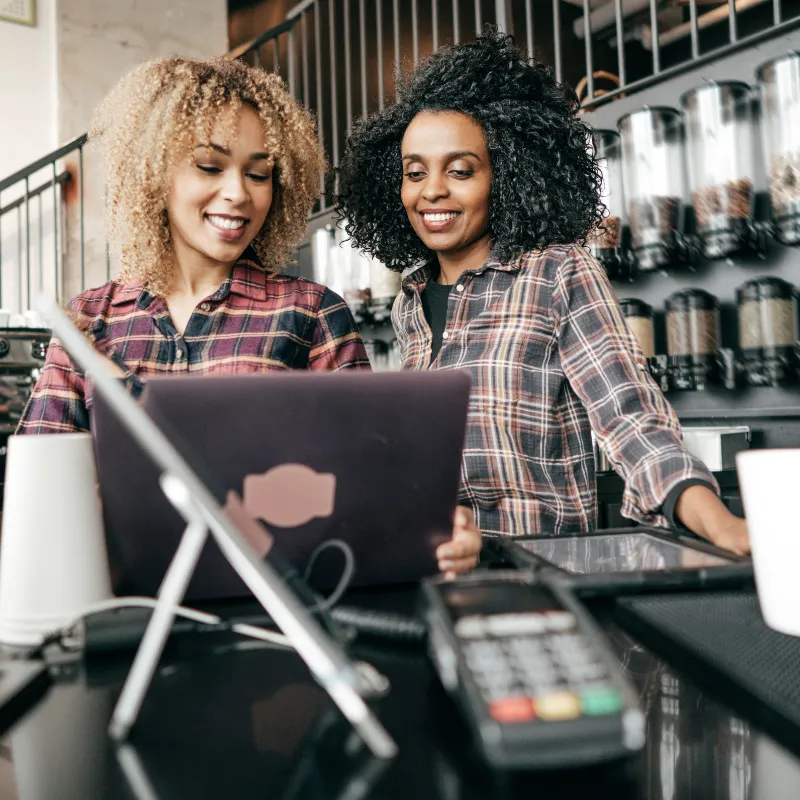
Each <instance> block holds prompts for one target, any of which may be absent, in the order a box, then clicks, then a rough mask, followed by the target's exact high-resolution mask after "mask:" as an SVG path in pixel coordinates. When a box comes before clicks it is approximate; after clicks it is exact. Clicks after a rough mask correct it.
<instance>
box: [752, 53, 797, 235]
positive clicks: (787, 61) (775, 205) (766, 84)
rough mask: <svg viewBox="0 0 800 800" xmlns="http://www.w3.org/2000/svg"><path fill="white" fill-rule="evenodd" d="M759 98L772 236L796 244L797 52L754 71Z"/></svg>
mask: <svg viewBox="0 0 800 800" xmlns="http://www.w3.org/2000/svg"><path fill="white" fill-rule="evenodd" d="M756 78H757V80H758V86H759V91H760V95H761V124H762V128H763V142H764V157H765V161H766V163H765V167H766V172H767V183H768V185H769V194H770V200H771V202H772V218H773V221H774V223H775V235H776V237H777V238H778V239H779V240H780V241H781V242H783V244H788V245H797V244H800V53H788V54H786V55H783V56H780V57H779V58H776V59H773V60H772V61H767V62H766V63H765V64H762V65H761V66H760V67H759V68H758V69H757V70H756Z"/></svg>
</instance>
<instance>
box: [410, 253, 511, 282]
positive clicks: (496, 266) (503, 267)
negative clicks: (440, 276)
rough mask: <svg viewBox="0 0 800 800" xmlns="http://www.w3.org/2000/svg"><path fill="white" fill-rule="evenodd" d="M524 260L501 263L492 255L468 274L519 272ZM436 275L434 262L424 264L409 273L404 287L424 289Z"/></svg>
mask: <svg viewBox="0 0 800 800" xmlns="http://www.w3.org/2000/svg"><path fill="white" fill-rule="evenodd" d="M522 258H523V256H522V255H519V256H517V257H516V258H512V259H511V260H510V261H501V260H500V259H499V258H497V257H496V256H495V255H490V256H489V258H487V259H486V261H484V263H483V265H482V266H480V267H478V269H473V270H468V271H467V274H469V275H482V274H483V273H484V272H486V270H489V269H492V270H495V271H497V272H517V271H519V269H520V262H521V261H522ZM434 274H436V270H435V269H434V266H433V262H432V261H429V262H428V263H427V264H423V266H421V267H419V268H418V269H415V270H414V271H413V272H409V274H408V275H406V276H405V278H403V280H402V286H403V288H404V289H407V288H410V287H412V286H416V287H417V288H422V287H423V286H424V285H425V284H427V283H428V281H430V280H432V279H433V276H434Z"/></svg>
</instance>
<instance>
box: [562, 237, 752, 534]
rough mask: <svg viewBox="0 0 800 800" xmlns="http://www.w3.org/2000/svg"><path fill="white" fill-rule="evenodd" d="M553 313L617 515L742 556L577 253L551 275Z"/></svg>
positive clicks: (606, 292) (702, 470) (598, 278)
mask: <svg viewBox="0 0 800 800" xmlns="http://www.w3.org/2000/svg"><path fill="white" fill-rule="evenodd" d="M553 310H554V314H555V324H556V335H557V337H558V345H559V353H560V356H561V362H562V368H563V370H564V374H565V375H566V377H567V379H568V380H569V382H570V385H571V386H572V388H573V390H574V391H575V393H576V394H577V395H578V397H579V398H580V399H581V402H582V403H583V405H584V407H585V408H586V410H587V412H588V414H589V420H590V422H591V425H592V428H593V430H594V432H595V434H596V436H597V438H598V440H599V442H600V444H601V446H602V447H603V450H604V451H605V453H606V455H607V456H608V458H609V460H610V461H611V463H612V464H613V465H614V467H615V468H616V469H617V471H618V472H619V473H620V474H621V475H622V476H623V477H624V478H625V494H624V497H623V507H622V512H623V514H625V516H627V517H630V518H632V519H635V520H637V521H638V522H643V523H648V524H656V525H661V526H665V525H667V524H669V523H670V522H672V523H675V522H680V523H682V524H683V525H685V526H686V527H687V528H689V529H690V530H692V531H693V532H694V533H696V534H698V535H699V536H703V537H704V538H706V539H709V540H710V541H712V542H715V543H719V544H721V545H722V546H727V547H731V548H732V549H742V548H744V547H745V546H746V545H745V540H746V529H745V528H744V522H743V521H741V520H739V521H738V522H737V520H738V518H737V517H735V516H734V515H733V514H731V513H730V512H729V511H728V510H727V509H726V508H725V506H724V505H723V504H722V502H721V501H720V500H719V499H718V498H717V496H716V493H715V492H716V488H717V485H716V481H715V480H714V477H713V476H712V475H711V473H710V472H709V470H708V469H707V468H706V467H705V465H704V464H703V463H702V462H701V461H699V460H698V459H696V458H695V457H694V456H692V455H691V454H690V453H688V452H687V450H686V448H685V447H684V446H683V436H682V433H681V428H680V423H679V422H678V419H677V416H676V415H675V412H674V411H673V409H672V407H671V406H670V405H669V403H668V402H667V400H666V398H665V397H664V395H663V394H662V392H661V390H660V389H659V388H658V386H656V384H655V382H654V381H653V379H652V378H651V376H650V373H649V370H648V368H647V362H646V361H645V359H644V357H643V356H642V353H641V350H640V348H639V346H638V344H637V343H636V340H635V338H634V336H633V334H632V333H631V332H630V330H629V329H628V326H627V324H626V323H625V319H624V317H623V316H622V311H621V309H620V307H619V303H618V301H617V299H616V296H615V294H614V290H613V288H612V287H611V284H610V282H609V280H608V277H607V276H606V274H605V272H604V270H603V268H602V267H601V266H600V265H599V264H598V263H597V262H596V261H595V260H594V259H593V258H592V257H591V256H590V255H589V254H588V253H587V252H586V251H585V250H583V249H582V248H579V247H575V248H573V250H572V252H571V253H570V254H569V255H568V256H567V257H566V258H565V259H564V261H563V263H562V264H561V265H560V266H559V268H558V269H557V273H556V280H555V286H554V293H553ZM687 484H688V485H687ZM692 484H694V485H692ZM682 485H683V486H684V488H683V491H680V488H681V486H682ZM676 491H680V494H679V496H678V498H677V501H675V502H674V512H675V513H674V517H676V518H677V519H670V520H667V519H666V518H665V516H664V505H665V503H666V501H667V500H668V498H670V496H671V495H673V493H674V492H676Z"/></svg>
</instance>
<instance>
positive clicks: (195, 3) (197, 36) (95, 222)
mask: <svg viewBox="0 0 800 800" xmlns="http://www.w3.org/2000/svg"><path fill="white" fill-rule="evenodd" d="M56 21H57V55H56V64H57V74H58V88H57V91H58V96H59V101H60V102H59V113H58V134H59V139H60V140H62V141H64V140H66V139H68V138H70V137H72V136H76V135H77V134H79V133H83V132H84V131H86V130H87V128H88V126H89V123H90V121H91V118H92V113H93V112H94V109H95V107H96V106H97V104H98V103H99V102H100V101H101V100H102V99H103V97H104V96H105V94H106V93H107V92H108V91H109V89H111V87H112V86H113V85H114V84H115V83H116V81H117V80H118V79H119V78H120V77H121V76H122V75H123V74H124V73H125V72H127V71H128V70H130V69H131V68H133V67H134V66H136V65H137V64H140V63H141V62H143V61H146V60H148V59H151V58H157V57H160V56H171V55H186V56H194V57H197V58H210V57H212V56H218V55H222V54H224V53H225V52H226V51H227V50H228V9H227V4H226V1H225V0H168V2H167V1H166V0H114V2H107V3H97V2H95V0H58V7H57V15H56ZM71 196H72V198H73V200H72V206H71V208H70V214H69V220H70V224H69V231H68V238H67V242H68V247H69V252H68V264H69V265H70V268H68V270H67V273H66V276H65V284H66V294H67V296H71V295H72V294H75V293H76V292H78V291H79V290H80V289H81V286H80V273H79V272H78V271H77V270H76V269H75V268H74V266H76V262H77V259H76V258H75V257H74V255H77V248H78V241H79V240H78V233H79V230H80V228H79V225H78V214H77V208H76V204H77V192H75V193H72V194H71ZM84 202H85V225H84V227H85V235H86V283H87V285H89V286H93V285H97V284H100V283H103V282H105V280H106V254H105V235H104V228H103V186H102V176H101V173H100V170H99V169H98V164H97V156H96V154H95V153H94V152H93V151H92V149H91V148H89V150H87V152H86V157H85V186H84ZM114 272H115V269H114V265H113V264H112V265H111V273H112V274H114Z"/></svg>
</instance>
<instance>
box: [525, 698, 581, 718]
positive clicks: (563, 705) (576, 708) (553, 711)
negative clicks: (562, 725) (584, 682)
mask: <svg viewBox="0 0 800 800" xmlns="http://www.w3.org/2000/svg"><path fill="white" fill-rule="evenodd" d="M535 706H536V716H537V717H539V719H546V720H551V721H554V720H562V719H575V717H579V716H580V715H581V701H580V699H579V698H578V696H577V695H574V694H573V693H572V692H551V693H550V694H543V695H539V697H537V698H536V702H535Z"/></svg>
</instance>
